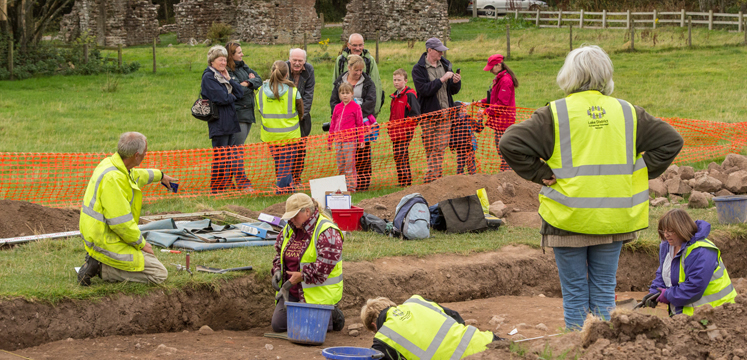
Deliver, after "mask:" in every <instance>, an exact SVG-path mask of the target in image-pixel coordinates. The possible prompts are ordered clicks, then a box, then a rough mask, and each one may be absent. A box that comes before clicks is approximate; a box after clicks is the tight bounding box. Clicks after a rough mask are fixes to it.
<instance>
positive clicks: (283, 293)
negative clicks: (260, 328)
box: [275, 281, 293, 307]
mask: <svg viewBox="0 0 747 360" xmlns="http://www.w3.org/2000/svg"><path fill="white" fill-rule="evenodd" d="M292 286H293V283H291V282H290V281H286V282H284V283H283V286H282V287H281V288H280V291H278V293H277V295H275V300H276V301H277V300H280V298H281V297H282V298H283V301H284V302H283V306H285V307H287V306H288V297H289V296H290V288H291V287H292Z"/></svg>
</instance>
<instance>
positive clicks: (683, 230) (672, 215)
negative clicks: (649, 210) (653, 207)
mask: <svg viewBox="0 0 747 360" xmlns="http://www.w3.org/2000/svg"><path fill="white" fill-rule="evenodd" d="M664 231H671V232H674V233H675V235H677V237H679V238H680V239H682V240H683V241H684V242H688V241H690V239H691V238H692V237H693V235H695V233H696V232H697V231H698V225H697V224H695V221H693V218H691V217H690V214H688V213H687V211H685V210H682V209H674V210H669V211H668V212H667V213H666V214H664V216H662V217H661V219H659V238H661V239H662V240H664Z"/></svg>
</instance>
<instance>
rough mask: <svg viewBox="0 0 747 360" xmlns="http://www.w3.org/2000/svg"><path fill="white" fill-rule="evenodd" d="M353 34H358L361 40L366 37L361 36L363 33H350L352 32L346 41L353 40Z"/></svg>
mask: <svg viewBox="0 0 747 360" xmlns="http://www.w3.org/2000/svg"><path fill="white" fill-rule="evenodd" d="M353 36H360V38H361V40H363V41H364V42H365V41H366V39H365V38H363V35H361V34H358V33H352V34H350V36H348V42H350V41H352V40H353Z"/></svg>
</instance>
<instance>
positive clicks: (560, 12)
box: [558, 9, 563, 27]
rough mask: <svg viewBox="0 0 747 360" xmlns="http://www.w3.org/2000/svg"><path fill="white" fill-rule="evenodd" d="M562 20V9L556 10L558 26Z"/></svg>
mask: <svg viewBox="0 0 747 360" xmlns="http://www.w3.org/2000/svg"><path fill="white" fill-rule="evenodd" d="M561 20H563V9H560V11H558V27H560V21H561Z"/></svg>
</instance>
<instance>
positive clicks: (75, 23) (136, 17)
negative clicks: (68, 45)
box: [60, 0, 159, 46]
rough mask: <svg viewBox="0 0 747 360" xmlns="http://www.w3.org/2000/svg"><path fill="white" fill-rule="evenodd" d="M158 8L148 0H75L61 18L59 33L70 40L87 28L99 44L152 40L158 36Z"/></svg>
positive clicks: (128, 43) (125, 43)
mask: <svg viewBox="0 0 747 360" xmlns="http://www.w3.org/2000/svg"><path fill="white" fill-rule="evenodd" d="M158 7H159V5H154V4H153V3H152V2H150V1H148V0H77V1H76V2H75V4H74V5H73V9H72V12H70V13H69V14H66V15H64V16H63V17H62V20H61V21H60V34H61V35H62V38H63V39H64V40H65V41H73V40H75V39H76V38H78V37H79V36H81V35H82V34H83V33H85V32H86V31H87V32H88V34H89V35H91V36H95V37H96V41H97V42H98V44H99V45H101V46H116V45H119V44H122V45H124V46H131V45H141V44H148V43H152V42H153V38H155V37H157V36H158V35H159V30H158ZM102 15H103V16H102Z"/></svg>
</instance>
